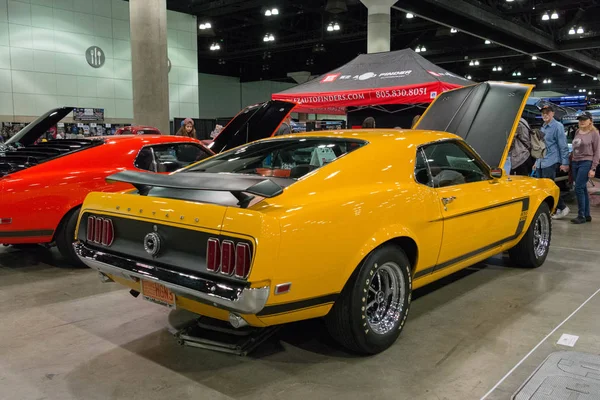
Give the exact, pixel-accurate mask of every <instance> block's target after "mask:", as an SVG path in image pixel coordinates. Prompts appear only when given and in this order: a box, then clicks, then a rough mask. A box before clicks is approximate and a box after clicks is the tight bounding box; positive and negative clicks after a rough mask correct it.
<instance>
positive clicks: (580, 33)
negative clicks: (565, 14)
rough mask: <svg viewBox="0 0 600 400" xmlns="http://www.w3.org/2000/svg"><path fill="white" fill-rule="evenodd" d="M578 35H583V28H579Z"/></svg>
mask: <svg viewBox="0 0 600 400" xmlns="http://www.w3.org/2000/svg"><path fill="white" fill-rule="evenodd" d="M577 34H578V35H583V28H582V27H579V28H577Z"/></svg>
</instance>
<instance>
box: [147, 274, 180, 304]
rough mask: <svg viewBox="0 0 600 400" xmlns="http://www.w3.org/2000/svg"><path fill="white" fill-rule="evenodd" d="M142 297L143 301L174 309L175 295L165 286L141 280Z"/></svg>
mask: <svg viewBox="0 0 600 400" xmlns="http://www.w3.org/2000/svg"><path fill="white" fill-rule="evenodd" d="M142 296H143V298H144V300H148V301H151V302H153V303H156V304H160V305H163V306H166V307H168V308H175V295H174V294H173V292H171V291H170V290H169V288H168V287H166V286H165V285H161V284H160V283H156V282H150V281H145V280H142Z"/></svg>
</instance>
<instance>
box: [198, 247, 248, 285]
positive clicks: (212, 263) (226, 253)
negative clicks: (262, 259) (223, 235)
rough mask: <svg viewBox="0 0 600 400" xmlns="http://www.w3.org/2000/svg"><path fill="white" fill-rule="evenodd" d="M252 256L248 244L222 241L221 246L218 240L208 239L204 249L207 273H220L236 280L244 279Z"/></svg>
mask: <svg viewBox="0 0 600 400" xmlns="http://www.w3.org/2000/svg"><path fill="white" fill-rule="evenodd" d="M251 263H252V255H251V251H250V245H249V244H248V243H237V244H236V243H234V242H233V241H231V240H224V241H223V243H222V244H221V243H220V242H219V240H218V239H215V238H210V239H208V244H207V248H206V269H207V270H208V271H209V272H215V273H216V272H219V271H220V272H221V273H222V274H223V275H228V276H231V275H234V274H235V277H236V278H240V279H246V278H247V277H248V274H249V273H250V264H251Z"/></svg>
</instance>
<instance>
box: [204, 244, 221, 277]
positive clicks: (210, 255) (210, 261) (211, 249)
mask: <svg viewBox="0 0 600 400" xmlns="http://www.w3.org/2000/svg"><path fill="white" fill-rule="evenodd" d="M220 263H221V246H220V245H219V241H218V240H217V239H212V238H211V239H208V246H207V248H206V269H207V270H209V271H211V272H217V271H218V270H219V264H220Z"/></svg>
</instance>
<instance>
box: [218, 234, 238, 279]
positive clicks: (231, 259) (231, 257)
mask: <svg viewBox="0 0 600 400" xmlns="http://www.w3.org/2000/svg"><path fill="white" fill-rule="evenodd" d="M234 253H235V245H234V244H233V242H232V241H231V240H224V241H223V247H221V273H222V274H224V275H232V274H233V270H234V268H235V264H234V263H235V254H234Z"/></svg>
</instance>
